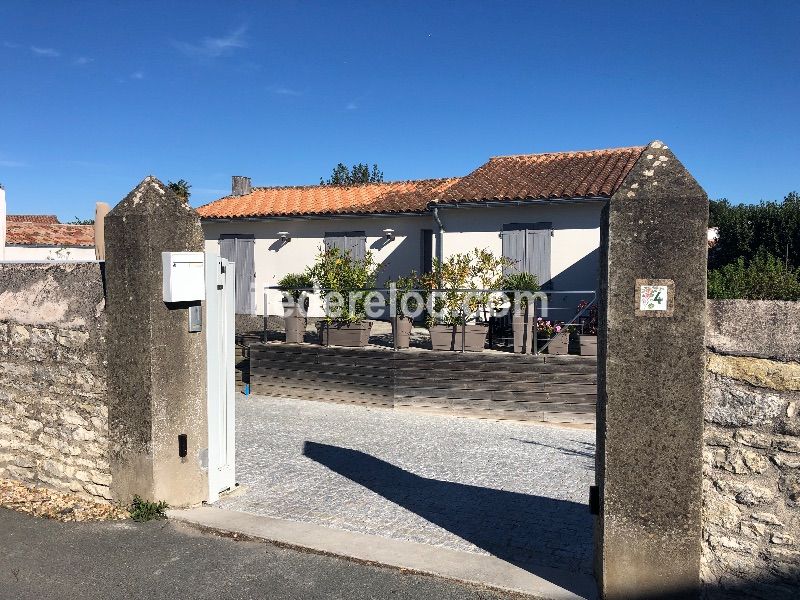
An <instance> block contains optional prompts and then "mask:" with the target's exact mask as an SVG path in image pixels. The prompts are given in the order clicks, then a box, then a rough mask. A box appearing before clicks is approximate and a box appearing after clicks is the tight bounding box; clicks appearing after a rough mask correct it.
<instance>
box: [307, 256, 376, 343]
mask: <svg viewBox="0 0 800 600" xmlns="http://www.w3.org/2000/svg"><path fill="white" fill-rule="evenodd" d="M379 267H380V265H377V264H376V263H375V261H374V259H373V257H372V252H367V253H366V254H365V255H364V258H363V259H362V260H358V259H356V258H353V257H352V255H351V254H350V252H347V251H342V250H340V249H339V248H326V249H323V250H321V251H320V254H319V255H318V257H317V260H316V262H315V263H314V265H312V266H311V267H310V268H309V270H308V275H309V276H310V277H311V279H312V281H313V282H314V284H315V285H316V287H318V288H319V289H320V296H321V297H322V300H323V304H324V306H325V312H326V316H325V318H324V319H323V320H322V321H320V322H318V323H317V329H318V332H319V341H320V343H321V344H322V345H323V346H351V347H353V346H355V347H358V346H366V345H367V342H369V334H370V331H371V330H372V321H369V320H367V318H366V317H367V313H366V304H365V292H364V290H366V289H368V288H373V287H375V281H376V276H377V272H378V269H379Z"/></svg>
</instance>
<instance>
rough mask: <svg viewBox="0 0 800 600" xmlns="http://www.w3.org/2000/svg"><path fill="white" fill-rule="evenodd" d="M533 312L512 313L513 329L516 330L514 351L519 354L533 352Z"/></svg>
mask: <svg viewBox="0 0 800 600" xmlns="http://www.w3.org/2000/svg"><path fill="white" fill-rule="evenodd" d="M534 322H535V319H534V318H533V313H532V312H531V314H527V311H523V312H521V313H519V314H517V313H514V314H513V315H511V329H512V331H513V332H514V352H516V353H517V354H520V353H522V354H531V353H533V324H534Z"/></svg>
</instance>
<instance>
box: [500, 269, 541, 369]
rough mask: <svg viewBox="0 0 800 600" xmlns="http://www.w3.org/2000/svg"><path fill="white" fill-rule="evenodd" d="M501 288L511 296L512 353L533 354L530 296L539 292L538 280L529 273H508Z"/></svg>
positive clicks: (532, 312)
mask: <svg viewBox="0 0 800 600" xmlns="http://www.w3.org/2000/svg"><path fill="white" fill-rule="evenodd" d="M502 287H503V289H504V290H506V292H509V293H510V294H511V303H512V304H511V329H512V331H513V333H514V352H516V353H518V354H519V353H524V354H531V353H532V352H533V324H534V320H535V318H534V314H535V307H534V306H533V305H532V302H531V300H532V297H531V296H532V294H535V293H536V292H538V291H539V280H538V278H537V277H536V275H533V274H531V273H510V274H508V275H506V276H505V277H504V278H503V282H502Z"/></svg>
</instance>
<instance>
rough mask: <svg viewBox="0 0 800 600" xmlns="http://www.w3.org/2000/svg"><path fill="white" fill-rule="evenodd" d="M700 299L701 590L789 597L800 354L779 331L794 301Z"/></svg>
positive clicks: (797, 582) (797, 523) (798, 533)
mask: <svg viewBox="0 0 800 600" xmlns="http://www.w3.org/2000/svg"><path fill="white" fill-rule="evenodd" d="M708 304H709V307H708V313H709V321H708V328H707V338H706V340H707V342H706V343H707V345H708V346H709V351H708V355H707V360H708V362H707V372H706V400H705V407H704V413H705V415H704V416H705V432H704V444H703V517H702V520H703V542H702V563H701V565H702V566H701V575H702V579H703V582H704V584H705V591H706V593H705V595H706V597H709V598H769V599H770V600H779V599H781V598H787V599H788V598H797V596H798V589H800V364H798V362H797V361H798V359H800V352H798V349H797V338H796V337H795V338H794V339H793V340H792V339H789V338H788V337H786V336H784V335H783V333H785V332H787V331H792V328H796V326H797V316H798V314H800V303H787V302H774V303H772V302H755V301H754V302H746V301H709V303H708ZM790 304H791V305H790ZM765 324H768V325H769V331H770V332H773V334H774V335H775V336H777V338H778V339H776V340H775V343H774V344H769V343H767V342H766V339H765V335H764V333H765V332H764V331H763V326H764V325H765ZM723 332H724V334H723ZM715 350H716V351H715ZM723 352H724V353H723ZM775 358H779V359H780V360H775Z"/></svg>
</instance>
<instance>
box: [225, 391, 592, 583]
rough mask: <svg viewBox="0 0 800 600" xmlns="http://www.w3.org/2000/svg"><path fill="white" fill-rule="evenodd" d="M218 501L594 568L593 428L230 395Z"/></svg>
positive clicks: (528, 563)
mask: <svg viewBox="0 0 800 600" xmlns="http://www.w3.org/2000/svg"><path fill="white" fill-rule="evenodd" d="M236 410H237V418H236V426H237V428H238V429H237V434H236V436H237V440H236V442H237V456H236V459H237V471H238V480H239V482H240V483H241V484H242V485H244V486H246V491H245V492H244V493H242V494H238V495H233V496H229V497H226V498H223V499H222V500H221V501H220V503H219V505H220V506H221V507H222V508H229V509H232V510H239V511H244V512H250V513H255V514H259V515H264V516H269V517H276V518H281V519H290V520H295V521H308V522H313V523H317V524H320V525H325V526H328V527H334V528H339V529H344V530H349V531H357V532H360V533H367V534H372V535H380V536H386V537H390V538H397V539H403V540H409V541H415V542H422V543H427V544H432V545H436V546H443V547H447V548H452V549H456V550H463V551H467V552H476V553H482V554H492V555H494V556H497V557H499V558H502V559H504V560H507V561H509V562H511V563H514V564H516V565H518V566H521V567H523V568H527V569H530V570H535V567H536V566H537V565H541V566H546V567H557V568H562V569H571V570H578V571H581V572H584V573H590V572H591V556H592V540H591V537H592V536H591V526H592V519H591V516H590V514H589V508H588V504H587V498H588V491H589V486H590V485H591V484H592V482H593V479H594V431H590V430H579V429H560V428H555V427H545V426H540V425H532V424H522V423H513V422H495V421H483V420H477V419H468V418H458V417H451V416H434V415H421V414H414V413H408V412H402V411H398V410H389V409H370V408H365V407H363V406H347V405H341V404H328V403H323V402H312V401H303V400H287V399H277V398H267V397H263V396H249V397H245V396H239V400H238V403H237V407H236Z"/></svg>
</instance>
